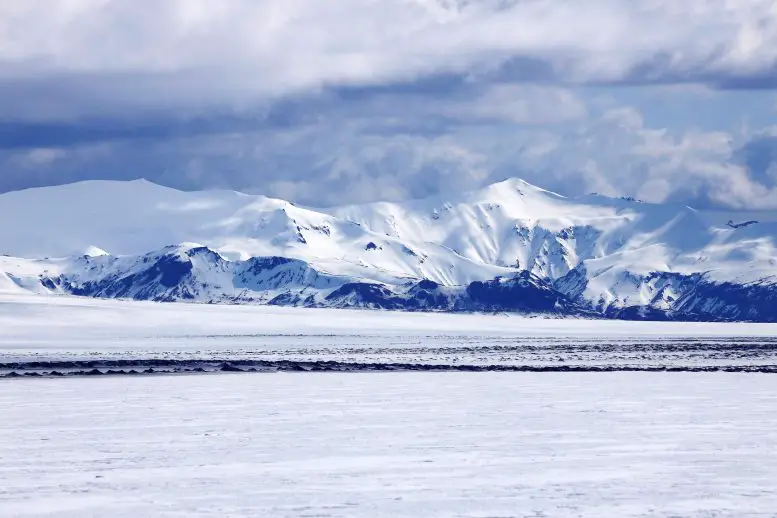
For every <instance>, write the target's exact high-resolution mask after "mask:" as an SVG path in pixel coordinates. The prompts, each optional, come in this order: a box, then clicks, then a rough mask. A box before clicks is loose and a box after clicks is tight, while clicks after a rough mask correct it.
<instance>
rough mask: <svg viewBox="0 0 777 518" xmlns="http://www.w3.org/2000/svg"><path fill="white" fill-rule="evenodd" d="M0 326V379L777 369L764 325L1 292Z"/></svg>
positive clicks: (771, 331) (775, 330)
mask: <svg viewBox="0 0 777 518" xmlns="http://www.w3.org/2000/svg"><path fill="white" fill-rule="evenodd" d="M0 329H3V332H2V333H1V334H0V376H4V375H9V374H11V373H14V372H15V373H17V374H18V373H22V374H24V373H38V374H52V373H55V374H62V373H65V374H76V373H85V372H87V371H93V370H95V369H96V370H97V372H93V373H105V372H117V373H118V372H129V371H135V372H143V371H146V370H147V369H153V370H152V371H151V372H181V371H194V370H199V369H204V370H205V371H210V370H222V368H226V369H227V370H231V369H239V370H251V369H254V370H259V371H268V370H269V371H272V370H339V371H343V370H408V369H410V370H418V369H420V370H424V369H427V370H428V369H432V368H438V369H439V368H445V369H466V368H477V369H481V370H482V369H500V368H510V369H514V370H516V369H517V370H521V369H527V368H528V369H542V370H561V369H571V370H575V369H578V370H579V369H595V370H613V369H642V370H644V369H647V370H653V369H670V370H671V369H685V370H710V369H724V370H725V369H734V370H745V371H747V370H756V371H765V372H772V371H777V339H776V338H775V336H776V335H777V326H775V325H773V324H744V323H740V324H715V323H681V322H662V323H655V322H625V321H615V320H610V321H599V320H581V319H547V318H528V317H523V316H519V315H510V314H499V315H451V314H439V313H435V314H431V313H405V312H387V311H364V310H340V309H307V308H306V309H302V308H285V307H272V306H240V305H233V306H225V305H209V304H183V303H179V304H167V303H153V302H132V301H113V300H97V299H88V298H76V297H65V296H33V295H5V296H0ZM144 362H145V363H144ZM225 366H226V367H225Z"/></svg>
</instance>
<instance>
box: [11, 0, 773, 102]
mask: <svg viewBox="0 0 777 518" xmlns="http://www.w3.org/2000/svg"><path fill="white" fill-rule="evenodd" d="M150 7H151V6H150V4H148V3H146V2H127V1H125V0H59V1H56V2H51V1H49V0H25V1H24V2H2V3H0V63H2V66H0V75H2V76H3V77H4V78H5V80H6V83H7V84H8V81H11V84H13V83H14V82H16V84H17V85H18V86H19V91H20V92H21V90H26V93H25V95H24V96H21V93H20V94H19V95H20V101H21V100H24V99H26V100H27V102H26V103H23V104H22V105H20V106H18V108H15V107H14V106H13V105H11V106H9V104H8V103H4V104H3V109H2V112H0V115H2V116H5V117H9V116H12V117H22V116H24V114H25V113H26V112H29V111H30V110H32V109H33V108H34V107H35V106H36V101H46V104H47V105H48V107H47V109H48V110H51V112H52V113H55V114H56V113H58V112H61V113H60V115H61V116H64V115H63V114H67V113H68V112H76V113H73V114H72V115H73V116H78V115H79V114H80V113H79V110H80V111H86V112H89V111H90V110H91V112H92V113H94V112H98V113H99V111H100V110H105V111H115V110H119V109H120V107H125V108H126V109H127V110H128V111H131V110H137V109H162V108H165V107H170V106H173V107H175V106H179V107H180V106H185V107H187V108H192V107H199V108H202V106H203V104H206V105H207V104H208V103H210V104H217V105H223V106H229V107H240V106H242V105H244V104H245V103H253V102H259V101H260V100H262V99H268V98H274V97H277V96H278V95H287V94H291V93H295V92H296V93H299V92H305V91H308V92H309V91H315V90H317V89H319V88H321V87H324V86H327V85H349V84H362V85H363V84H368V85H369V84H372V85H379V84H386V83H391V82H396V81H400V82H401V81H412V80H414V79H416V78H419V77H424V76H429V75H433V74H439V73H460V74H464V75H466V76H469V77H470V78H471V79H473V80H478V78H482V77H483V75H484V74H485V75H486V76H488V75H489V74H490V73H492V72H493V71H494V70H495V69H496V68H498V67H499V66H500V65H501V64H504V63H506V62H509V61H510V60H511V59H513V58H518V59H519V60H518V61H516V62H513V64H512V66H511V67H510V68H509V69H510V75H512V76H516V77H518V78H521V77H523V78H525V79H529V80H531V79H536V77H534V74H535V72H536V71H532V70H531V66H532V64H538V63H541V64H543V65H542V66H541V68H542V69H543V70H546V72H548V71H550V72H548V73H552V74H553V75H555V76H557V78H556V79H557V80H558V81H562V82H602V81H605V82H606V81H613V82H619V81H637V82H640V81H654V80H656V81H664V80H666V81H669V82H677V81H678V80H681V81H683V82H693V81H696V82H700V83H717V82H724V83H725V82H727V81H732V80H738V79H741V78H742V77H747V76H754V77H762V76H764V75H766V76H767V77H768V76H769V75H770V74H772V72H773V69H774V67H775V63H777V8H775V4H774V2H773V1H771V0H684V1H682V2H677V1H675V0H639V1H636V0H635V1H629V2H624V1H622V0H590V1H587V2H580V1H576V0H575V1H573V0H529V1H512V2H505V1H495V0H494V1H492V0H483V1H480V2H463V1H460V2H452V1H448V0H372V1H364V0H338V1H336V2H326V1H321V0H262V1H256V0H220V1H218V2H214V1H212V0H162V1H159V2H154V3H153V8H150ZM543 67H544V68H543ZM49 78H50V79H49ZM54 81H57V82H59V85H60V86H59V89H57V90H55V91H53V92H52V88H55V83H52V82H54ZM29 85H33V86H34V87H35V88H32V89H30V88H29ZM23 87H25V88H23ZM36 89H37V90H36ZM52 93H53V94H54V95H52ZM21 97H23V99H21ZM58 100H59V101H60V102H59V104H58V102H57V101H58ZM60 104H61V105H60Z"/></svg>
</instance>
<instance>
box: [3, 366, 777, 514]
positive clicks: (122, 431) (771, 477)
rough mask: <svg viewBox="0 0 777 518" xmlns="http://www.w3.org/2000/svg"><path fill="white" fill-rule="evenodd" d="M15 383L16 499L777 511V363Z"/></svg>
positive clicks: (365, 508)
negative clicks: (771, 371)
mask: <svg viewBox="0 0 777 518" xmlns="http://www.w3.org/2000/svg"><path fill="white" fill-rule="evenodd" d="M0 384H1V385H2V390H0V408H2V409H3V418H2V420H0V458H1V459H2V462H0V516H4V517H5V516H8V517H25V516H41V517H42V516H52V517H55V516H56V517H66V516H67V517H79V518H87V517H103V516H112V517H136V516H149V517H151V516H165V517H166V516H169V517H173V516H180V517H184V516H185V517H190V516H214V517H222V516H273V517H275V516H277V517H312V516H317V517H324V516H332V517H338V516H343V517H344V516H353V517H357V516H358V517H402V516H407V517H419V516H424V517H436V516H439V517H454V516H468V517H486V516H492V517H494V516H499V517H508V516H516V517H528V516H531V517H539V516H546V517H581V516H582V517H596V518H600V517H619V518H620V517H632V516H645V517H648V516H653V517H669V516H683V517H732V518H733V517H737V518H742V517H750V516H763V517H772V516H774V512H775V509H777V487H776V486H775V482H774V481H775V480H777V416H776V414H775V412H774V409H775V408H777V377H774V376H770V375H757V374H730V373H716V374H706V373H704V374H690V373H672V374H668V373H623V372H620V373H608V374H580V373H577V374H575V373H565V374H559V373H543V374H537V373H487V374H471V373H468V374H462V373H428V372H426V373H391V374H386V373H384V374H331V373H330V374H326V373H324V374H311V373H307V374H289V373H277V374H266V375H247V374H220V375H201V376H190V375H181V376H147V377H127V376H117V377H101V378H64V379H50V378H48V379H37V380H29V379H20V380H5V381H3V382H1V383H0Z"/></svg>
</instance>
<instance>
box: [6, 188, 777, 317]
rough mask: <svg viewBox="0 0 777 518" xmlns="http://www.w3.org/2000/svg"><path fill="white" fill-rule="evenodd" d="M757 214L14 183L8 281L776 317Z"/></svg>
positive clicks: (774, 230)
mask: <svg viewBox="0 0 777 518" xmlns="http://www.w3.org/2000/svg"><path fill="white" fill-rule="evenodd" d="M742 216H746V217H740V215H739V214H737V213H736V212H735V211H730V212H724V211H713V212H705V211H698V210H695V209H692V208H690V207H685V206H680V205H672V204H655V203H643V202H639V201H637V200H633V199H629V198H607V197H603V196H600V195H596V196H593V195H585V196H581V197H573V198H569V197H564V196H561V195H559V194H556V193H553V192H551V191H546V190H544V189H542V188H539V187H536V186H533V185H531V184H529V183H527V182H525V181H523V180H520V179H517V178H511V179H507V180H505V181H502V182H498V183H496V184H491V185H489V186H486V187H484V188H483V189H478V190H474V191H468V192H465V193H461V194H459V195H456V196H443V195H437V196H432V197H428V198H424V199H419V200H409V201H407V202H401V203H391V202H376V203H367V204H360V205H348V206H343V207H328V208H325V209H316V208H310V207H303V206H299V205H296V204H294V203H292V202H287V201H284V200H279V199H274V198H267V197H264V196H259V195H248V194H243V193H238V192H235V191H194V192H183V191H177V190H174V189H170V188H166V187H162V186H158V185H156V184H153V183H151V182H148V181H133V182H113V181H89V182H80V183H76V184H70V185H66V186H57V187H45V188H36V189H28V190H25V191H15V192H11V193H5V194H0V253H2V254H5V255H4V256H3V257H0V291H15V290H16V291H19V290H21V291H31V292H36V293H63V294H71V295H81V296H94V297H111V298H117V297H118V298H135V299H149V300H164V301H176V300H188V301H200V302H210V303H259V304H271V303H272V304H283V305H302V306H306V305H307V306H316V307H374V308H380V309H399V310H401V309H406V310H429V311H516V312H528V313H542V314H554V315H569V316H598V317H603V318H660V319H688V320H699V319H702V320H762V321H776V320H777V310H775V309H772V307H773V306H774V304H772V301H773V300H777V299H774V295H773V293H777V291H775V287H774V286H775V279H777V261H775V257H777V215H776V214H773V213H765V212H764V213H758V214H757V217H754V216H753V212H747V213H743V214H742ZM732 221H748V222H749V223H748V225H745V226H737V225H732V224H731V222H732ZM176 268H179V269H180V271H177V273H176V270H175V269H176ZM179 274H180V275H179ZM171 275H172V277H171Z"/></svg>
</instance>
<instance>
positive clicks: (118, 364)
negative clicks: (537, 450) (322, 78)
mask: <svg viewBox="0 0 777 518" xmlns="http://www.w3.org/2000/svg"><path fill="white" fill-rule="evenodd" d="M3 371H5V372H3ZM218 372H222V373H223V372H242V373H270V372H342V373H347V372H353V373H358V372H747V373H768V374H777V365H692V366H691V365H688V366H678V365H675V366H667V365H548V366H544V365H437V364H423V363H348V362H339V361H289V360H277V361H269V360H238V361H219V360H207V361H195V360H161V359H154V360H107V361H70V362H21V363H14V364H0V378H19V377H62V376H111V375H114V376H117V375H151V374H185V373H192V374H193V373H200V374H205V373H218Z"/></svg>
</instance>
